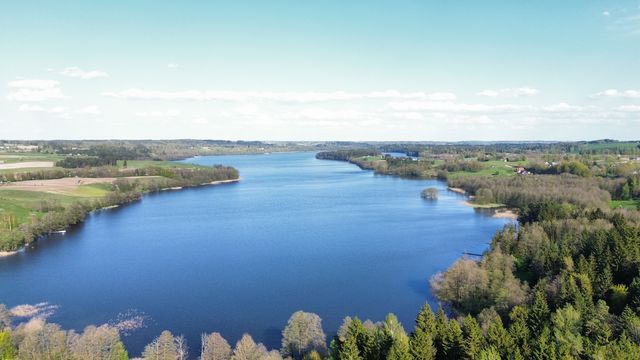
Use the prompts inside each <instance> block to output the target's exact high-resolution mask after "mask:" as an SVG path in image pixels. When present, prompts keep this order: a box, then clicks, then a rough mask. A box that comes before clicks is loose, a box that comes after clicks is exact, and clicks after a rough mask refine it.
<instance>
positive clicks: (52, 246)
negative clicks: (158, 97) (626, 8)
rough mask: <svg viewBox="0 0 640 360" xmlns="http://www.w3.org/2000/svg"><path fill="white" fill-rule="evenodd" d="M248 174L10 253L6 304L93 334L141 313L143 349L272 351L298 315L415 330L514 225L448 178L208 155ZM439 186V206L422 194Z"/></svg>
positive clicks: (5, 263)
mask: <svg viewBox="0 0 640 360" xmlns="http://www.w3.org/2000/svg"><path fill="white" fill-rule="evenodd" d="M185 161H188V162H193V163H198V164H205V165H211V164H225V165H231V166H234V167H236V168H237V169H239V170H240V176H241V181H240V182H238V183H234V184H225V185H217V186H205V187H199V188H192V189H183V190H180V191H165V192H161V193H157V194H150V195H148V196H145V197H144V199H143V200H142V201H139V202H135V203H133V204H130V205H126V206H123V207H120V208H117V209H110V210H102V211H99V212H96V213H93V214H91V215H90V216H88V217H87V220H86V222H84V223H83V224H81V225H79V226H76V227H74V228H73V229H71V230H69V231H68V232H67V234H66V235H55V236H52V237H51V238H49V239H46V240H44V241H40V242H39V243H37V244H36V245H35V246H33V247H31V248H28V249H26V250H24V251H21V252H20V253H19V254H17V255H14V256H10V257H5V258H0V303H5V304H6V305H7V306H15V305H18V304H24V303H28V304H35V303H40V302H48V303H49V304H54V305H57V306H59V308H58V309H57V310H56V311H55V313H54V314H53V315H52V316H51V317H50V321H52V322H56V323H59V324H61V325H62V326H63V327H64V328H74V329H77V330H81V329H82V328H83V327H84V326H86V325H88V324H100V323H106V322H115V321H117V320H118V318H122V317H126V316H130V315H137V316H142V317H144V318H145V327H144V328H142V329H139V330H137V331H134V332H132V333H131V334H130V335H128V336H126V337H124V338H123V340H124V342H125V344H126V345H127V347H128V349H129V351H130V355H139V354H140V352H141V351H142V349H143V347H144V345H145V344H147V343H148V342H150V341H151V340H152V339H153V338H154V337H155V336H157V335H158V334H159V333H160V332H161V331H162V330H163V329H169V330H171V331H172V332H173V333H174V334H184V335H185V336H186V337H187V341H188V344H189V345H190V350H191V354H192V356H194V357H196V356H197V355H198V354H199V349H200V334H201V333H203V332H212V331H218V332H220V333H222V335H223V336H224V337H225V338H227V340H228V341H229V342H230V343H231V344H232V346H233V344H234V343H235V341H237V340H238V339H239V337H240V336H241V335H242V333H243V332H249V333H250V334H251V335H252V336H253V337H254V339H256V340H258V341H262V342H264V343H265V344H267V345H268V347H270V348H279V346H280V333H281V331H282V329H283V328H284V326H285V325H286V322H287V319H288V318H289V316H290V315H291V313H293V312H294V311H296V310H305V311H310V312H315V313H318V314H319V315H320V316H321V317H322V319H323V325H324V329H325V332H326V333H327V334H332V333H335V331H336V330H337V328H338V326H339V325H340V323H341V321H342V318H344V317H345V316H347V315H351V316H359V317H360V318H362V319H365V318H370V319H372V320H382V319H383V318H384V316H385V315H386V314H387V313H389V312H393V313H395V314H396V315H398V318H399V319H400V321H401V322H402V323H403V324H404V325H405V328H407V330H410V328H411V327H412V326H413V320H414V318H415V315H416V313H417V312H418V310H419V308H420V306H421V305H422V304H423V303H424V302H425V301H430V302H431V303H432V306H436V303H435V301H434V299H433V297H432V296H431V295H430V292H429V287H428V279H429V278H430V277H431V276H432V275H434V274H435V273H436V272H438V271H441V270H444V269H446V268H447V267H448V266H449V265H450V264H451V263H452V262H453V261H455V260H456V259H457V258H459V257H460V256H461V255H462V253H463V252H464V251H469V252H475V253H479V252H482V251H483V250H485V249H486V248H487V246H488V244H489V242H490V239H491V236H492V235H493V233H494V232H495V231H496V230H498V229H499V228H501V227H502V226H503V225H504V224H506V223H507V222H508V220H505V219H495V218H492V217H490V216H487V215H484V214H483V213H480V212H476V211H475V210H474V209H472V208H470V207H467V206H464V205H463V204H462V202H463V201H464V197H462V196H460V195H458V194H455V193H452V192H449V191H447V190H446V184H445V183H444V182H439V181H435V180H403V179H399V178H395V177H389V176H376V175H374V174H373V173H372V172H370V171H364V170H360V169H359V168H358V167H357V166H355V165H352V164H349V163H345V162H338V161H327V160H317V159H315V157H314V154H313V153H286V154H269V155H241V156H206V157H197V158H193V159H188V160H185ZM426 187H436V188H438V189H439V199H438V200H437V201H425V200H423V199H421V198H420V191H421V190H423V189H424V188H426Z"/></svg>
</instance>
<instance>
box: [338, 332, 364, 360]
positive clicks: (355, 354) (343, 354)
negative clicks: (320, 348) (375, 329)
mask: <svg viewBox="0 0 640 360" xmlns="http://www.w3.org/2000/svg"><path fill="white" fill-rule="evenodd" d="M339 359H340V360H363V358H362V357H361V356H360V351H358V345H357V344H356V338H355V337H354V336H348V337H347V338H346V340H345V341H344V343H343V344H342V347H341V349H340V353H339Z"/></svg>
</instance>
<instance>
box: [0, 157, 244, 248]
mask: <svg viewBox="0 0 640 360" xmlns="http://www.w3.org/2000/svg"><path fill="white" fill-rule="evenodd" d="M123 175H124V176H123ZM68 176H84V177H97V178H99V177H107V176H117V177H118V178H117V179H116V180H115V181H113V182H112V183H105V184H104V185H105V187H107V190H108V191H107V192H106V194H104V195H103V196H99V197H94V198H88V199H83V198H73V201H72V202H71V203H70V204H69V205H66V206H62V205H60V204H53V206H43V205H41V206H40V208H39V215H40V216H37V215H32V216H30V217H29V218H28V219H27V221H25V222H22V223H19V222H18V221H17V220H16V218H15V216H14V215H12V214H11V213H9V214H0V215H3V216H1V217H0V252H2V254H4V255H8V254H11V253H12V252H14V251H16V250H18V249H20V248H21V247H23V246H25V245H27V244H29V243H31V242H33V241H35V240H37V239H38V238H40V237H42V236H46V235H48V234H51V233H53V232H57V231H62V230H64V229H66V228H67V227H69V226H71V225H75V224H78V223H79V222H81V221H83V220H84V219H85V217H86V215H87V214H88V213H89V212H91V211H94V210H97V209H101V208H108V207H113V206H118V205H122V204H126V203H129V202H132V201H136V200H139V199H140V198H141V197H142V195H143V194H145V193H148V192H154V191H160V190H165V189H172V188H174V189H175V188H183V187H193V186H200V185H209V184H216V183H224V182H231V181H237V180H239V173H238V171H237V170H236V169H234V168H232V167H227V166H215V167H175V168H163V167H147V168H140V169H132V170H128V171H125V172H123V171H120V170H118V169H117V168H115V167H99V168H87V169H77V170H64V171H56V170H48V171H38V172H30V173H15V174H10V177H11V178H12V179H13V180H15V178H19V179H20V180H27V179H29V180H32V179H38V180H41V179H58V178H62V177H68ZM5 177H6V175H5ZM0 189H1V188H0ZM7 189H10V187H7ZM36 194H38V193H36ZM42 202H43V203H44V202H46V200H43V201H42Z"/></svg>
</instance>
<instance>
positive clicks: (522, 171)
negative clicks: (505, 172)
mask: <svg viewBox="0 0 640 360" xmlns="http://www.w3.org/2000/svg"><path fill="white" fill-rule="evenodd" d="M516 174H518V175H529V174H531V173H530V172H528V171H527V169H525V168H524V167H523V166H517V167H516Z"/></svg>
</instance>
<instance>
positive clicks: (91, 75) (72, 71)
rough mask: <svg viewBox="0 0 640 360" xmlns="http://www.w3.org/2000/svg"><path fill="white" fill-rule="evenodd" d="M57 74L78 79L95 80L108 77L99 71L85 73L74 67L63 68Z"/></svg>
mask: <svg viewBox="0 0 640 360" xmlns="http://www.w3.org/2000/svg"><path fill="white" fill-rule="evenodd" d="M59 74H60V75H64V76H69V77H74V78H80V79H95V78H101V77H107V76H108V74H107V73H106V72H104V71H101V70H90V71H85V70H82V69H80V68H79V67H76V66H70V67H68V68H65V69H64V70H62V71H61V72H59Z"/></svg>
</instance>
